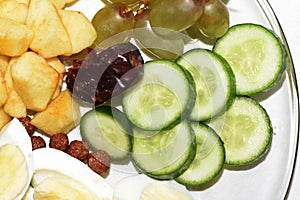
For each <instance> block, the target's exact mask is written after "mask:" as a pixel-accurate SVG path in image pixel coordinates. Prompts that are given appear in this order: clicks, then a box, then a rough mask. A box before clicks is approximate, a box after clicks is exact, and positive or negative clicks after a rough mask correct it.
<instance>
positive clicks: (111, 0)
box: [103, 0, 140, 6]
mask: <svg viewBox="0 0 300 200" xmlns="http://www.w3.org/2000/svg"><path fill="white" fill-rule="evenodd" d="M103 2H104V3H106V4H107V3H123V4H125V5H127V6H130V5H135V4H138V3H139V2H140V0H103Z"/></svg>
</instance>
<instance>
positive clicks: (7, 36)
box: [0, 17, 34, 56]
mask: <svg viewBox="0 0 300 200" xmlns="http://www.w3.org/2000/svg"><path fill="white" fill-rule="evenodd" d="M0 27H1V28H0V44H1V45H0V54H3V55H6V56H19V55H21V54H22V53H24V52H26V51H27V49H28V47H29V45H30V43H31V41H32V39H33V35H34V32H33V31H32V30H31V29H29V28H28V27H27V26H25V25H24V24H21V23H18V22H16V21H14V20H11V19H5V18H1V17H0Z"/></svg>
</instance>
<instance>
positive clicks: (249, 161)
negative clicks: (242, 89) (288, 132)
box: [225, 95, 273, 167]
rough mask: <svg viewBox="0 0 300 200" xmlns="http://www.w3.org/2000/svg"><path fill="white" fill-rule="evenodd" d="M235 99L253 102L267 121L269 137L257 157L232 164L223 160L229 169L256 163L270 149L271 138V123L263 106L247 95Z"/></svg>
mask: <svg viewBox="0 0 300 200" xmlns="http://www.w3.org/2000/svg"><path fill="white" fill-rule="evenodd" d="M235 98H236V99H245V100H247V101H251V102H253V103H254V104H255V105H256V106H257V107H259V109H261V110H262V111H263V112H264V113H265V115H266V116H267V117H266V118H265V119H266V120H267V124H268V128H269V129H268V134H269V135H270V137H269V138H268V140H267V143H266V145H265V146H264V148H262V149H261V151H260V152H259V153H258V155H256V157H254V158H251V159H248V160H244V161H237V162H232V161H228V160H226V159H225V164H226V165H227V166H231V167H240V166H249V165H252V164H253V163H256V162H257V161H259V160H260V159H261V158H262V157H263V156H264V155H266V154H267V153H268V151H269V149H270V148H271V143H272V137H273V127H272V122H271V119H270V117H269V116H268V113H267V111H266V110H265V108H264V107H263V106H261V105H260V103H259V102H258V101H257V100H255V99H254V98H252V97H250V96H247V95H238V96H236V97H235ZM225 152H226V149H225Z"/></svg>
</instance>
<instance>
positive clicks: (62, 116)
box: [31, 90, 80, 136]
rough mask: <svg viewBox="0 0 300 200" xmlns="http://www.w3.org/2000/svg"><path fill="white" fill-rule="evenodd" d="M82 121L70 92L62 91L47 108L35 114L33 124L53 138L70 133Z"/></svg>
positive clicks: (77, 106)
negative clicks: (57, 134) (58, 134)
mask: <svg viewBox="0 0 300 200" xmlns="http://www.w3.org/2000/svg"><path fill="white" fill-rule="evenodd" d="M79 120H80V109H79V105H78V104H77V103H76V101H74V100H73V98H72V95H71V93H70V92H69V90H64V91H62V92H61V93H60V94H59V96H58V97H57V98H56V99H54V100H53V101H52V102H51V103H50V104H49V105H48V106H47V108H46V109H45V110H44V111H42V112H38V113H37V114H35V116H34V117H33V119H32V120H31V124H33V125H34V126H36V127H37V128H38V129H40V130H41V131H43V132H44V133H45V134H47V135H49V136H51V135H54V134H56V133H69V132H70V131H71V130H72V129H73V128H74V127H76V126H77V125H78V123H79Z"/></svg>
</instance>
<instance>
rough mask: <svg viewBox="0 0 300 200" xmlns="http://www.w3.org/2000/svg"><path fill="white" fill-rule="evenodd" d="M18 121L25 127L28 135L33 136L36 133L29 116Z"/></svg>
mask: <svg viewBox="0 0 300 200" xmlns="http://www.w3.org/2000/svg"><path fill="white" fill-rule="evenodd" d="M18 120H19V121H20V122H21V124H22V125H23V126H24V127H25V129H26V131H27V133H28V135H29V136H32V135H33V134H34V132H35V126H34V125H32V124H31V123H30V122H31V118H30V117H29V116H26V117H22V118H18Z"/></svg>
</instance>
